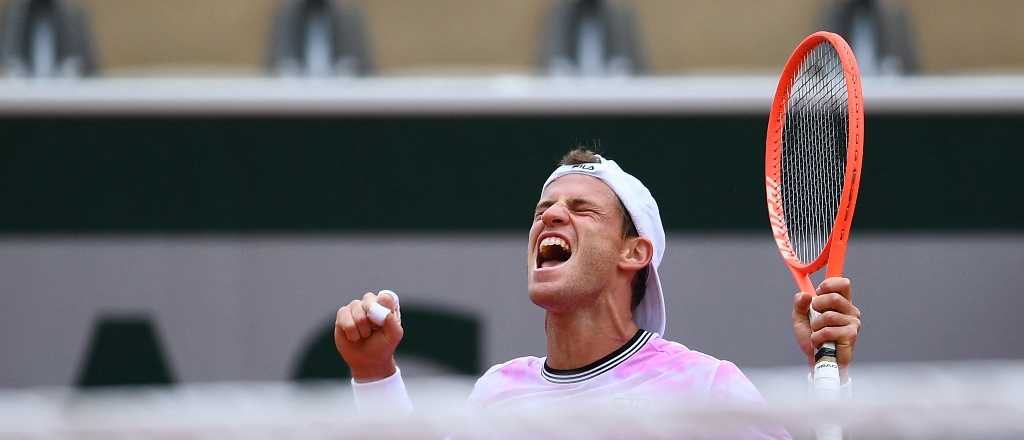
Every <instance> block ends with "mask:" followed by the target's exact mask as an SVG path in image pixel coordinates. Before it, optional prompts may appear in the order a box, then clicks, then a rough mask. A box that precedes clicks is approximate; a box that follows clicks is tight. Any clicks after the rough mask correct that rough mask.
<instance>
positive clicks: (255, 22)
mask: <svg viewBox="0 0 1024 440" xmlns="http://www.w3.org/2000/svg"><path fill="white" fill-rule="evenodd" d="M80 4H81V5H82V6H84V7H85V9H86V10H87V11H88V13H89V14H90V16H91V17H92V29H93V32H94V33H95V35H96V46H97V48H98V49H99V54H100V61H101V63H102V64H101V68H102V69H104V70H105V71H107V73H108V74H109V73H111V72H113V73H115V74H116V73H117V71H123V70H164V71H166V70H170V71H171V72H178V71H180V70H182V69H189V68H200V69H201V68H205V67H215V68H225V69H245V70H253V71H258V70H259V69H261V68H262V65H263V63H264V59H265V57H266V49H267V42H268V40H269V35H270V27H271V21H272V16H273V11H274V10H275V8H276V6H277V4H278V1H277V0H216V1H209V0H171V1H167V0H81V1H80Z"/></svg>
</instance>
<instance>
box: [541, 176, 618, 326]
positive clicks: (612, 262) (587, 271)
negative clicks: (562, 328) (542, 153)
mask: <svg viewBox="0 0 1024 440" xmlns="http://www.w3.org/2000/svg"><path fill="white" fill-rule="evenodd" d="M549 210H552V211H551V212H548V211H549ZM535 214H536V215H535V218H534V223H533V226H532V227H531V229H530V241H529V242H530V248H529V252H528V253H527V255H528V269H529V270H528V272H529V278H528V283H527V284H528V291H529V294H530V299H531V300H532V301H533V302H534V304H537V305H538V306H540V307H542V308H544V309H545V310H547V311H549V312H566V311H570V310H574V309H577V308H579V307H584V306H586V305H587V304H589V303H593V302H594V301H596V300H597V299H598V298H600V296H601V294H602V292H605V291H606V290H607V288H608V286H609V284H610V282H611V281H612V279H613V278H614V276H615V273H616V270H617V265H618V260H619V252H620V246H621V244H622V240H623V237H622V224H621V223H622V220H621V219H622V212H621V204H620V202H619V200H618V197H617V196H616V195H615V193H614V192H612V190H611V188H609V187H608V186H607V185H606V184H605V183H604V182H602V181H600V180H599V179H597V178H594V177H590V176H584V175H567V176H563V177H561V178H559V179H558V180H556V181H554V182H552V183H551V185H549V186H548V188H547V189H546V190H545V191H544V194H543V195H542V196H541V200H540V203H539V204H538V210H537V212H536V213H535ZM548 232H555V233H558V234H561V235H564V236H566V237H568V238H569V240H570V241H571V244H572V255H571V257H570V258H569V260H568V261H566V262H564V263H562V264H561V265H560V266H558V267H556V268H555V269H554V270H551V269H548V270H539V269H538V268H537V250H538V249H537V244H538V237H539V236H540V235H541V234H544V233H548Z"/></svg>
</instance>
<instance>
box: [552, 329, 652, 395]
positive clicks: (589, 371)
mask: <svg viewBox="0 0 1024 440" xmlns="http://www.w3.org/2000/svg"><path fill="white" fill-rule="evenodd" d="M653 335H654V333H651V332H649V331H647V330H644V329H639V330H637V331H636V334H634V335H633V337H632V338H630V339H629V341H627V342H626V343H625V344H623V345H622V346H621V347H619V348H618V349H617V350H615V351H613V352H611V353H610V354H609V355H608V356H605V357H603V358H601V359H598V360H596V361H594V362H591V363H590V364H588V365H585V366H582V367H580V368H573V369H571V370H559V369H555V368H551V367H549V366H548V363H547V361H544V369H543V370H542V371H541V375H543V376H544V378H545V379H547V380H548V381H549V382H554V383H576V382H583V381H585V380H587V379H591V378H594V377H597V376H598V375H600V374H601V373H604V372H605V371H608V370H611V369H612V368H615V366H617V365H619V364H621V363H623V362H625V361H626V359H629V358H630V356H633V354H634V353H636V352H638V351H640V349H641V348H643V346H644V344H646V343H647V341H648V340H650V339H651V336H653Z"/></svg>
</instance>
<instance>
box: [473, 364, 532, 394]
mask: <svg viewBox="0 0 1024 440" xmlns="http://www.w3.org/2000/svg"><path fill="white" fill-rule="evenodd" d="M543 365H544V359H543V358H538V357H535V356H523V357H518V358H515V359H512V360H510V361H508V362H502V363H500V364H496V365H494V366H492V367H491V368H488V369H487V371H486V372H484V374H483V375H481V376H480V378H479V379H477V380H476V383H475V384H474V385H473V391H472V393H470V395H469V400H470V401H471V402H490V401H493V400H495V399H498V398H499V396H501V395H503V394H504V393H507V392H509V391H510V390H515V389H524V388H530V387H533V386H536V385H537V384H538V383H540V382H542V381H543V379H542V378H541V375H540V371H541V368H542V367H543Z"/></svg>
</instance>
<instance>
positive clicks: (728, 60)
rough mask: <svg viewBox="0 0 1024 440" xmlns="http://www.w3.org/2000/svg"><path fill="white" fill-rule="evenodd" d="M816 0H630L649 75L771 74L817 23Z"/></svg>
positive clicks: (779, 67) (818, 8) (780, 67)
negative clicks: (651, 73) (762, 0)
mask: <svg viewBox="0 0 1024 440" xmlns="http://www.w3.org/2000/svg"><path fill="white" fill-rule="evenodd" d="M822 4H823V3H822V2H821V1H818V0H790V1H785V2H777V1H766V2H760V1H749V0H687V1H679V0H634V1H632V5H633V9H634V12H635V14H636V18H637V22H638V24H639V31H640V40H641V41H642V42H643V44H644V46H645V47H646V48H647V54H648V60H649V62H650V65H651V67H652V70H653V71H654V73H660V74H664V73H678V72H692V71H709V72H719V71H734V70H735V71H749V70H751V69H753V70H756V71H758V72H762V73H763V72H774V71H778V70H781V69H782V64H783V63H784V62H785V60H786V57H787V56H789V53H790V52H791V51H792V50H793V48H794V47H796V44H797V43H798V42H800V40H801V39H802V38H803V37H805V36H806V35H807V34H810V33H811V32H813V31H814V30H815V29H816V28H817V26H818V18H819V15H820V13H821V7H820V6H821V5H822Z"/></svg>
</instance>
